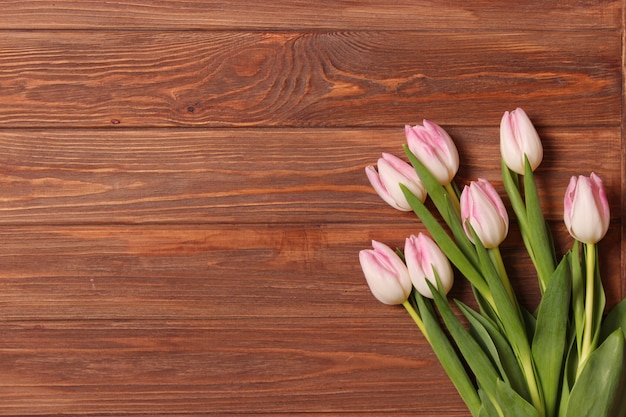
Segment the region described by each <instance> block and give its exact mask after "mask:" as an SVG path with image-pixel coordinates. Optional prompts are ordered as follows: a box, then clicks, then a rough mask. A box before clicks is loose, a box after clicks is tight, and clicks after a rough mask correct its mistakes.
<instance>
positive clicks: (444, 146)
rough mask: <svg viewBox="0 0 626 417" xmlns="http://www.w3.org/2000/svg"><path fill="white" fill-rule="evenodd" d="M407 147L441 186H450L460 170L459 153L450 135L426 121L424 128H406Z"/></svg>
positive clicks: (407, 126)
mask: <svg viewBox="0 0 626 417" xmlns="http://www.w3.org/2000/svg"><path fill="white" fill-rule="evenodd" d="M404 132H405V134H406V140H407V145H408V147H409V149H410V150H411V152H412V153H413V154H414V155H415V156H416V157H417V159H419V161H420V162H421V163H422V164H424V166H425V167H426V168H427V169H428V170H429V171H430V172H431V174H433V176H434V177H435V178H437V181H439V183H440V184H441V185H448V184H450V182H451V181H452V179H453V178H454V176H455V175H456V172H457V171H458V170H459V153H458V151H457V149H456V146H455V145H454V142H453V141H452V139H451V138H450V135H448V133H447V132H446V131H445V130H443V129H442V128H441V127H440V126H439V125H437V124H435V123H433V122H431V121H429V120H424V123H423V126H413V127H411V126H409V125H406V126H405V127H404Z"/></svg>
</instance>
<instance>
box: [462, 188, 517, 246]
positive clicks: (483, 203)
mask: <svg viewBox="0 0 626 417" xmlns="http://www.w3.org/2000/svg"><path fill="white" fill-rule="evenodd" d="M461 218H462V219H463V227H464V229H465V233H466V234H467V236H468V237H469V238H470V240H471V241H472V242H473V241H474V239H473V236H472V233H471V229H470V227H469V225H471V226H472V228H473V229H474V231H475V232H476V235H477V236H478V238H479V239H480V241H481V243H482V244H483V245H484V246H485V247H486V248H495V247H498V245H500V243H502V241H503V240H504V238H505V237H506V235H507V233H508V231H509V216H508V214H507V212H506V209H505V208H504V203H502V199H501V198H500V196H499V195H498V193H497V191H496V190H495V188H493V185H491V183H490V182H489V181H487V180H485V179H479V180H478V181H472V182H471V183H470V185H469V186H465V188H464V189H463V192H462V193H461ZM468 222H469V225H468Z"/></svg>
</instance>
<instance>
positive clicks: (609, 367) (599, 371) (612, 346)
mask: <svg viewBox="0 0 626 417" xmlns="http://www.w3.org/2000/svg"><path fill="white" fill-rule="evenodd" d="M624 355H625V353H624V334H623V333H622V329H617V330H615V331H614V332H613V333H611V334H610V335H609V337H607V338H606V340H605V341H604V343H602V344H601V345H600V347H598V349H596V350H595V351H594V352H593V353H592V354H591V355H590V356H589V359H588V360H587V363H586V364H585V367H584V368H583V370H582V372H581V374H580V376H579V377H578V379H577V380H576V383H575V384H574V386H573V387H572V392H571V394H570V396H569V401H568V404H567V411H566V414H565V417H598V416H608V415H610V412H612V411H613V409H614V404H615V403H616V398H618V396H619V397H621V396H623V395H624V393H623V392H620V388H621V387H622V386H621V384H622V378H623V370H624V360H625V359H624Z"/></svg>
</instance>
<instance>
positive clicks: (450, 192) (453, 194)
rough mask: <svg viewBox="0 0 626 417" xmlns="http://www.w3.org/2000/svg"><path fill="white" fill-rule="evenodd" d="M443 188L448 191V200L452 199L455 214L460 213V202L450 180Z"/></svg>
mask: <svg viewBox="0 0 626 417" xmlns="http://www.w3.org/2000/svg"><path fill="white" fill-rule="evenodd" d="M444 188H445V189H446V192H447V193H448V196H449V197H450V201H452V205H453V207H454V210H455V211H456V214H457V215H459V216H460V215H461V203H460V202H459V196H458V195H457V193H456V191H455V189H454V186H453V185H452V183H451V182H449V183H448V184H446V185H444Z"/></svg>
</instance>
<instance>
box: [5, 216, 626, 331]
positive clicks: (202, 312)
mask: <svg viewBox="0 0 626 417" xmlns="http://www.w3.org/2000/svg"><path fill="white" fill-rule="evenodd" d="M552 229H553V232H554V234H555V236H556V238H557V247H558V249H559V253H563V252H564V251H566V250H567V249H569V247H570V246H571V244H572V241H571V238H569V236H568V234H567V232H566V231H565V230H564V226H560V225H557V224H554V225H552ZM420 231H423V227H422V226H421V225H420V224H418V223H406V224H399V225H394V226H390V225H384V224H366V223H364V224H361V225H329V224H327V225H319V226H315V225H281V226H262V225H257V226H254V225H253V226H242V225H232V226H159V227H157V226H141V227H140V226H134V227H124V226H119V227H113V226H101V227H96V226H91V227H79V226H76V227H69V226H65V227H44V226H39V227H20V228H6V227H5V228H2V229H0V238H1V241H2V242H3V250H2V252H1V253H0V278H1V279H0V306H2V314H3V320H33V321H41V320H70V321H72V320H82V319H102V320H140V319H146V320H164V321H169V320H185V319H186V320H190V321H194V320H210V319H220V320H225V319H242V320H248V319H251V318H260V317H263V318H266V319H267V320H270V321H271V320H281V321H282V320H287V318H290V317H291V318H294V317H297V318H302V317H304V318H318V319H320V320H322V321H323V320H325V318H329V317H334V318H336V317H341V318H343V319H344V320H346V323H347V324H348V323H349V322H350V321H351V320H352V318H355V317H363V316H367V317H390V316H391V317H395V318H394V320H395V319H397V310H394V309H393V308H390V307H388V306H384V305H382V304H380V303H378V302H377V301H376V300H375V299H374V298H373V296H372V295H371V294H370V292H369V289H368V288H367V285H366V283H365V280H364V278H363V273H362V271H361V269H360V266H359V262H358V252H359V250H361V249H365V248H368V247H370V242H371V240H372V239H375V240H379V241H382V242H385V243H387V244H388V245H390V246H392V247H397V246H399V247H403V245H404V239H405V238H406V237H408V236H409V235H410V234H412V233H418V232H420ZM620 233H621V224H615V225H614V227H613V228H612V229H611V231H610V233H609V235H608V236H607V237H606V238H605V239H604V240H603V241H602V243H601V246H600V248H601V251H602V252H601V253H602V255H601V265H602V274H603V277H604V281H605V286H606V291H607V293H608V304H609V305H613V304H615V302H616V300H617V299H618V297H619V296H620V294H623V293H624V282H623V280H622V279H621V272H620V271H621V270H620V261H621V259H620V247H619V244H617V242H619V238H620ZM502 252H503V257H504V259H505V263H506V265H507V267H508V268H509V273H510V274H511V281H512V282H514V287H515V288H516V289H517V290H519V292H520V294H521V295H520V298H521V300H522V301H523V305H525V306H527V308H529V309H531V310H532V309H534V307H535V305H536V300H537V299H538V295H539V293H538V288H537V281H536V276H535V274H534V272H533V269H532V265H531V264H530V261H529V260H528V256H527V255H526V254H525V253H524V250H523V246H522V243H521V240H520V237H519V233H518V232H517V231H516V229H515V227H513V228H512V230H511V233H510V236H509V238H508V239H507V241H506V242H505V244H504V245H503V247H502ZM451 297H455V298H457V297H458V298H461V299H464V300H467V301H468V302H470V301H471V298H472V295H471V289H470V288H469V286H468V284H467V282H465V280H464V279H462V277H458V279H457V283H456V284H455V287H454V289H453V292H452V294H451Z"/></svg>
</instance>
